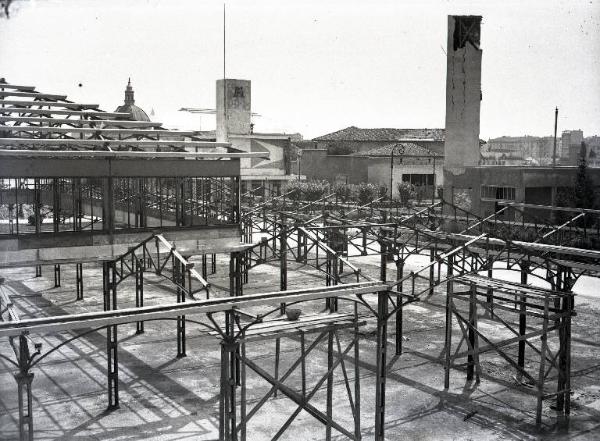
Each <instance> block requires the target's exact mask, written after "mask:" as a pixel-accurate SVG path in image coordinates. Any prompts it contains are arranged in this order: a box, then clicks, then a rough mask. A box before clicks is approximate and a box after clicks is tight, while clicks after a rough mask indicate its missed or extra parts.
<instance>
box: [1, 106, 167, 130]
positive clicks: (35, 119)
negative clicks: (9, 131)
mask: <svg viewBox="0 0 600 441" xmlns="http://www.w3.org/2000/svg"><path fill="white" fill-rule="evenodd" d="M0 112H1V109H0ZM126 115H129V114H128V113H127V114H126ZM0 122H2V123H6V122H15V123H32V124H70V125H74V126H77V127H81V126H90V125H93V124H102V125H103V126H123V127H161V126H162V123H161V122H152V121H133V120H116V119H115V120H106V119H102V120H95V119H68V118H46V117H39V116H0ZM15 127H22V128H24V127H28V126H15ZM35 128H39V126H36V127H35Z"/></svg>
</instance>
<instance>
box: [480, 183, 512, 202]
mask: <svg viewBox="0 0 600 441" xmlns="http://www.w3.org/2000/svg"><path fill="white" fill-rule="evenodd" d="M515 193H516V189H515V187H498V186H495V185H482V186H481V198H482V199H494V200H504V201H514V200H515Z"/></svg>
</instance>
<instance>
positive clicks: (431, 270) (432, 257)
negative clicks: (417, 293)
mask: <svg viewBox="0 0 600 441" xmlns="http://www.w3.org/2000/svg"><path fill="white" fill-rule="evenodd" d="M429 261H430V262H435V249H433V248H430V249H429ZM434 286H435V265H431V266H430V267H429V295H430V296H432V295H433V289H434Z"/></svg>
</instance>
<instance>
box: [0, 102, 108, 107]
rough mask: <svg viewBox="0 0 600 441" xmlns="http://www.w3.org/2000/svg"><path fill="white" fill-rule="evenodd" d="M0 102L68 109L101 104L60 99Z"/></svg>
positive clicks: (22, 105)
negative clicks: (69, 101)
mask: <svg viewBox="0 0 600 441" xmlns="http://www.w3.org/2000/svg"><path fill="white" fill-rule="evenodd" d="M0 104H2V105H9V106H18V107H30V106H31V107H33V106H49V107H64V108H66V109H97V108H98V107H100V105H99V104H84V103H67V102H59V101H45V100H41V101H24V100H23V101H20V100H0Z"/></svg>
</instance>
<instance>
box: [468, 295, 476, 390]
mask: <svg viewBox="0 0 600 441" xmlns="http://www.w3.org/2000/svg"><path fill="white" fill-rule="evenodd" d="M475 329H477V287H476V286H475V284H473V283H472V284H471V287H470V298H469V352H470V354H469V355H468V356H467V381H472V380H473V373H474V372H475V367H476V366H477V381H478V382H479V354H478V353H477V351H478V349H479V344H478V338H477V334H476V333H475Z"/></svg>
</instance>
